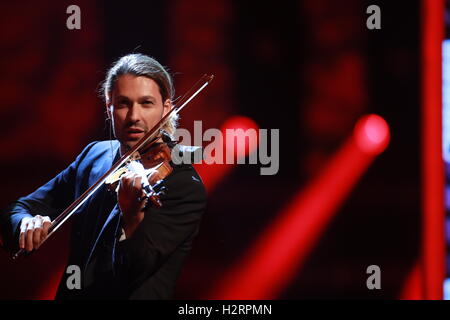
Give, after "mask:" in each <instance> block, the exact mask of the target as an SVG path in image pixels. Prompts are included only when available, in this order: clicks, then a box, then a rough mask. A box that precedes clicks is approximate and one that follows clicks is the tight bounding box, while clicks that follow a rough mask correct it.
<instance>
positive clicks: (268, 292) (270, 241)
mask: <svg viewBox="0 0 450 320" xmlns="http://www.w3.org/2000/svg"><path fill="white" fill-rule="evenodd" d="M388 142H389V127H388V125H387V124H386V122H385V121H384V120H383V119H382V118H381V117H379V116H376V115H368V116H365V117H363V118H361V120H360V121H358V122H357V125H356V126H355V130H354V134H353V135H352V136H351V137H350V138H349V139H348V140H347V141H346V142H345V143H344V144H343V146H342V147H341V148H340V149H339V150H338V151H337V152H336V154H335V155H333V156H332V158H331V159H330V161H329V162H328V164H327V165H326V166H325V168H324V169H323V170H322V171H321V172H320V173H319V174H318V176H317V177H315V178H314V179H313V181H311V182H310V183H309V184H308V185H307V186H306V187H305V188H303V189H301V190H299V191H298V193H297V194H296V195H294V197H293V199H292V201H291V202H290V203H289V204H288V205H287V206H286V207H285V208H284V209H282V211H281V212H280V213H279V214H278V215H277V217H276V219H275V220H274V221H273V222H272V223H271V225H270V226H268V228H267V229H266V230H265V231H264V232H263V233H262V234H261V235H260V237H259V238H258V239H257V241H256V242H255V243H254V244H253V245H252V246H251V247H250V249H249V250H248V252H247V254H246V255H245V256H244V257H243V258H242V260H241V261H238V262H237V263H236V264H235V265H234V266H233V268H232V269H231V270H229V272H227V273H226V274H225V275H224V276H223V278H222V279H220V280H219V282H218V284H217V286H216V287H215V288H213V290H212V292H211V293H210V294H209V295H208V296H207V298H209V299H211V298H212V299H275V298H276V297H277V296H278V295H279V293H280V292H281V291H282V290H283V288H284V287H285V286H286V285H287V284H288V283H289V281H290V279H292V277H293V276H294V275H295V274H296V273H298V272H299V270H300V268H301V266H302V265H303V262H304V260H305V259H306V258H307V256H308V254H309V252H310V251H311V250H312V249H313V248H314V246H315V244H316V242H317V241H318V239H319V237H320V236H321V234H322V233H323V231H324V230H325V229H326V226H327V225H328V223H329V221H330V220H331V219H332V218H333V216H334V214H335V213H336V211H337V210H338V208H339V207H340V206H341V204H342V203H343V202H344V201H345V199H346V197H347V196H348V194H349V193H350V191H351V190H352V188H353V187H354V186H355V185H356V183H357V182H358V180H359V178H360V177H361V176H362V174H363V173H364V172H365V171H366V169H367V167H368V166H369V165H370V164H371V163H372V161H373V160H374V158H375V156H376V155H377V154H379V153H380V152H382V151H383V150H384V149H385V148H386V146H387V144H388Z"/></svg>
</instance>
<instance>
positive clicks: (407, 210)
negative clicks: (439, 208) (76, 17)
mask: <svg viewBox="0 0 450 320" xmlns="http://www.w3.org/2000/svg"><path fill="white" fill-rule="evenodd" d="M71 4H77V5H78V6H79V7H80V8H81V30H68V29H67V28H66V19H67V17H68V14H66V8H67V7H68V6H69V5H71ZM370 4H378V5H379V6H380V7H381V10H382V28H381V30H368V29H367V28H366V19H367V17H368V14H366V8H367V6H368V5H370ZM0 12H1V13H2V19H1V20H0V25H1V27H0V34H1V36H0V39H1V42H0V48H1V51H0V52H1V57H2V59H0V68H1V70H2V77H0V92H1V97H2V103H1V104H0V112H1V118H2V125H1V126H0V130H1V135H0V148H1V150H2V154H3V156H2V157H1V159H0V161H1V168H2V177H3V183H2V184H1V186H0V192H1V201H0V206H1V207H5V206H6V205H7V204H8V203H9V202H11V201H13V200H15V199H16V198H18V197H20V196H22V195H25V194H28V193H30V192H32V191H33V190H35V189H36V188H37V187H39V186H40V185H42V184H43V183H45V182H46V181H48V180H49V179H51V178H52V177H53V176H54V175H56V174H57V173H58V172H59V171H61V170H62V169H63V168H65V167H66V166H67V165H68V164H69V163H70V162H71V161H73V159H74V158H75V156H76V155H77V154H78V153H79V152H80V151H81V150H82V148H83V147H84V146H85V145H86V144H87V143H89V142H90V141H93V140H102V139H107V138H108V132H107V130H106V126H105V121H104V118H105V117H104V109H103V104H102V101H101V99H99V98H98V94H97V90H98V85H99V83H100V81H101V80H102V79H103V76H104V73H105V70H106V69H107V67H108V66H109V65H110V64H111V63H112V62H113V61H114V60H116V59H117V58H118V57H120V56H121V55H124V54H127V53H130V52H141V53H145V54H149V55H151V56H154V57H155V58H156V59H157V60H159V61H160V62H161V63H162V64H163V65H166V66H168V67H169V68H170V70H171V71H172V73H173V74H174V79H175V86H176V90H177V93H178V95H181V94H183V93H184V92H185V90H187V89H188V88H189V87H190V86H191V85H192V84H193V83H194V82H195V81H196V80H197V79H198V78H199V77H200V76H201V75H202V74H203V73H213V74H215V76H216V78H215V81H214V82H213V83H212V85H211V86H210V87H208V89H207V90H206V91H205V93H202V95H201V96H200V97H199V98H198V99H196V100H194V101H193V102H192V103H191V104H190V105H189V107H188V108H187V109H185V110H184V111H183V114H182V120H181V127H184V128H188V129H192V126H193V121H194V120H202V121H203V128H204V129H205V128H210V127H211V128H212V127H214V128H220V127H221V125H222V124H223V122H224V120H225V119H227V118H228V117H231V116H233V115H242V116H246V117H249V118H252V119H253V120H254V121H255V122H256V123H257V124H258V125H259V127H260V128H267V129H270V128H279V129H280V139H281V144H280V170H279V172H278V174H277V175H274V176H261V175H259V166H257V165H238V166H236V167H234V168H233V169H232V170H231V171H230V172H229V173H228V174H227V175H225V176H224V177H222V178H221V179H220V181H219V182H218V183H217V184H216V185H215V187H214V188H210V189H209V190H208V193H209V202H208V209H207V212H206V213H205V216H204V219H203V221H202V225H201V229H200V233H199V236H198V238H197V239H196V241H195V243H194V248H193V251H192V253H191V255H190V257H189V259H188V261H187V264H186V266H185V268H184V270H183V273H182V275H181V278H180V281H179V284H178V286H177V288H176V295H175V298H178V299H197V298H204V297H208V294H209V292H210V291H211V290H212V289H213V288H214V286H215V284H216V283H218V282H219V281H220V279H221V277H222V276H223V274H224V273H225V271H226V270H228V268H230V267H231V266H233V265H234V264H235V263H237V261H239V259H241V258H242V257H243V256H245V253H246V250H247V249H248V248H249V246H250V244H251V243H252V242H253V241H254V240H255V239H256V238H257V237H258V235H260V234H261V233H263V232H264V230H265V228H266V227H267V226H269V225H270V223H271V221H272V220H273V219H274V218H275V217H276V216H277V214H279V213H280V211H281V210H282V208H283V207H284V206H285V205H286V204H287V203H289V201H290V200H291V199H292V197H293V196H294V194H295V193H296V192H297V191H298V190H301V189H302V188H304V187H305V186H307V184H308V182H309V181H311V179H313V178H314V177H315V176H316V175H318V174H319V173H320V172H321V170H322V169H323V167H324V166H325V165H326V163H327V161H328V160H329V159H330V157H331V156H332V155H333V154H334V153H335V152H336V151H337V150H338V149H339V148H340V147H341V145H342V143H343V142H344V141H345V140H346V139H347V137H348V136H349V135H350V134H351V132H352V130H353V127H354V125H355V123H356V121H357V119H358V118H359V117H360V116H362V115H364V114H368V113H376V114H378V115H380V116H382V117H383V118H384V119H385V120H386V121H387V123H388V124H389V126H390V129H391V141H390V145H389V146H388V148H387V149H386V151H385V152H384V153H383V154H381V155H380V156H379V157H378V158H377V159H376V160H375V161H374V162H373V163H372V165H371V166H370V167H369V168H368V170H367V171H366V172H365V174H364V175H363V176H362V178H361V179H360V180H359V182H358V183H357V184H356V186H355V187H354V189H353V191H352V192H351V193H350V196H349V197H348V198H347V199H346V201H345V202H344V204H343V206H341V207H340V208H339V209H338V211H337V213H336V214H335V216H334V217H333V219H332V220H331V221H330V223H329V224H328V226H327V227H326V229H325V231H324V232H323V233H322V234H321V236H320V238H319V241H318V243H316V245H315V246H314V248H313V250H312V251H311V252H310V253H309V254H308V256H307V257H306V260H305V263H304V264H303V265H302V267H301V268H299V269H298V270H297V272H296V275H295V277H294V278H293V279H292V280H291V281H289V285H288V286H287V287H286V288H285V289H283V291H282V292H281V293H280V294H279V296H278V297H279V298H282V299H300V298H384V299H395V298H399V297H400V296H401V294H402V292H403V288H404V286H405V283H406V279H407V278H408V275H409V274H410V272H411V270H412V267H413V265H414V263H415V262H416V260H417V259H418V255H419V247H420V174H419V173H420V166H419V165H420V163H419V147H420V128H419V120H420V113H419V111H420V108H419V107H420V91H419V84H420V82H419V79H420V77H419V76H420V75H419V67H420V64H419V36H420V32H419V2H418V1H408V2H407V5H405V2H402V3H400V2H399V1H383V2H377V1H375V2H369V1H361V0H346V1H333V0H302V1H287V2H273V1H270V2H262V1H226V0H217V1H210V0H190V1H187V0H171V1H146V2H134V1H127V2H114V3H113V2H110V1H96V2H94V1H87V0H84V1H76V2H69V1H58V2H54V1H40V2H39V3H37V2H34V1H20V2H2V3H1V4H0ZM205 179H206V178H205ZM205 182H206V183H207V181H205ZM325 200H326V199H324V201H325ZM69 227H70V226H67V227H65V228H64V229H65V230H63V231H62V232H60V233H59V234H58V235H57V236H56V237H55V238H54V239H52V240H51V241H49V242H48V243H46V245H45V246H44V247H43V248H42V249H41V250H40V251H39V252H38V253H36V254H35V255H33V256H31V257H29V258H28V259H26V260H22V261H18V262H12V261H11V260H10V259H9V256H8V254H7V253H6V252H4V251H2V252H1V253H0V265H1V269H0V298H2V299H43V298H52V297H53V294H54V290H55V287H56V285H57V283H58V280H59V279H58V277H59V275H60V274H61V272H63V271H64V270H63V269H62V266H63V263H64V259H65V258H66V257H67V252H66V241H67V233H68V232H69ZM372 264H375V265H378V266H380V268H381V270H382V289H381V290H368V289H367V287H366V279H367V277H368V275H367V273H366V268H367V266H369V265H372ZM261 281H264V279H261Z"/></svg>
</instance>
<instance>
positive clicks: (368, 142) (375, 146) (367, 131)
mask: <svg viewBox="0 0 450 320" xmlns="http://www.w3.org/2000/svg"><path fill="white" fill-rule="evenodd" d="M354 134H355V139H356V143H357V145H358V147H359V148H360V149H361V151H363V152H365V153H367V154H371V155H377V154H380V153H381V152H383V151H384V149H386V147H387V145H388V144H389V139H390V133H389V126H388V124H387V123H386V121H385V120H384V119H383V118H382V117H380V116H378V115H375V114H370V115H367V116H364V117H363V118H361V119H360V120H359V121H358V123H357V124H356V126H355V132H354Z"/></svg>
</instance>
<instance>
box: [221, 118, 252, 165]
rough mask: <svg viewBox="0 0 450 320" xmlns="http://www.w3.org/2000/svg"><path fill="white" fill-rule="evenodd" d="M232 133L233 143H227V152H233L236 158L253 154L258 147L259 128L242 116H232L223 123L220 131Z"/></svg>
mask: <svg viewBox="0 0 450 320" xmlns="http://www.w3.org/2000/svg"><path fill="white" fill-rule="evenodd" d="M226 130H233V131H234V136H235V137H234V143H233V141H227V143H226V149H227V152H234V154H236V155H237V157H238V158H240V157H245V156H247V155H249V154H251V153H252V152H254V151H255V150H256V149H257V147H258V130H259V127H258V125H257V124H256V122H255V121H253V120H252V119H250V118H248V117H244V116H234V117H231V118H229V119H227V120H226V121H225V123H224V124H223V125H222V129H221V131H222V132H223V133H226Z"/></svg>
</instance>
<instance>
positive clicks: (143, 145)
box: [12, 74, 214, 259]
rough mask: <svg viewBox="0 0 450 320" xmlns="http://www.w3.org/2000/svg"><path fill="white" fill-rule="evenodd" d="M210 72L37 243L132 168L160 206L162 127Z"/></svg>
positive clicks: (167, 157)
mask: <svg viewBox="0 0 450 320" xmlns="http://www.w3.org/2000/svg"><path fill="white" fill-rule="evenodd" d="M213 78H214V75H206V74H205V75H203V76H202V77H201V78H200V80H199V81H197V82H196V83H195V84H194V86H193V87H192V88H191V89H190V90H189V91H188V92H186V93H185V94H184V95H183V96H182V97H181V98H180V100H179V101H178V102H177V104H176V105H175V106H174V107H173V108H172V109H171V110H170V111H169V112H167V113H166V115H165V116H164V117H162V118H161V120H160V121H158V123H157V124H156V125H155V126H154V127H153V128H152V129H151V130H149V131H148V132H147V133H146V134H145V135H144V136H143V137H142V138H141V139H140V140H139V141H138V142H137V143H136V144H135V145H134V146H133V147H132V148H130V149H129V150H128V151H127V152H126V153H125V154H124V155H122V157H121V158H120V159H119V160H118V161H117V162H116V163H115V164H114V165H113V166H112V167H111V168H110V169H109V170H108V171H107V172H106V173H105V174H104V175H103V176H102V177H101V178H100V179H99V180H97V182H95V183H94V184H93V185H92V186H90V187H89V188H88V189H87V190H86V191H85V192H84V193H83V194H82V195H81V196H80V197H79V198H78V199H76V200H75V201H74V202H73V203H72V204H71V205H69V207H67V209H65V210H64V211H63V212H62V213H61V214H60V215H59V216H57V217H56V218H55V220H53V221H52V222H51V225H50V227H49V229H48V234H47V237H46V238H45V239H44V240H43V241H42V242H41V245H42V244H43V243H44V242H45V241H46V240H47V239H48V238H50V236H51V235H52V234H54V233H55V232H56V230H58V229H59V228H60V227H61V226H62V225H63V224H64V223H65V222H66V221H67V220H68V219H69V218H70V217H71V216H72V215H73V214H74V213H75V212H76V211H77V210H78V209H79V208H80V207H81V206H82V205H83V204H84V203H85V202H86V201H87V200H88V199H89V198H90V197H91V196H92V195H93V194H94V193H95V192H96V191H97V190H98V189H99V188H100V187H101V186H102V185H103V184H106V186H107V187H108V188H109V189H110V190H117V188H118V184H119V181H120V178H121V176H122V175H123V174H125V173H127V172H129V171H133V172H135V173H138V174H140V175H141V176H142V177H143V179H142V189H143V191H144V193H145V197H146V198H147V199H148V200H149V201H148V203H149V204H151V205H153V206H156V207H160V206H162V203H161V201H160V199H159V196H160V194H161V191H159V192H157V191H155V187H156V186H158V185H159V184H160V183H161V182H162V181H163V180H164V179H165V178H166V177H167V176H168V175H170V173H171V172H172V170H173V169H172V166H171V165H170V161H171V150H170V148H169V147H168V146H167V144H166V143H159V142H158V141H159V138H160V134H161V129H162V127H163V126H164V125H165V124H166V122H167V121H169V119H170V116H171V115H172V114H178V113H179V112H180V111H181V110H182V109H183V108H184V107H185V106H186V105H187V104H188V103H189V102H190V101H191V100H192V99H194V97H195V96H196V95H198V94H199V93H200V92H201V91H202V90H203V89H204V88H205V87H206V86H207V85H208V84H209V83H211V81H212V80H213ZM25 253H26V250H24V249H20V250H19V251H17V252H16V253H15V254H14V255H13V256H12V258H13V259H17V258H18V257H20V256H22V255H24V254H25Z"/></svg>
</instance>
